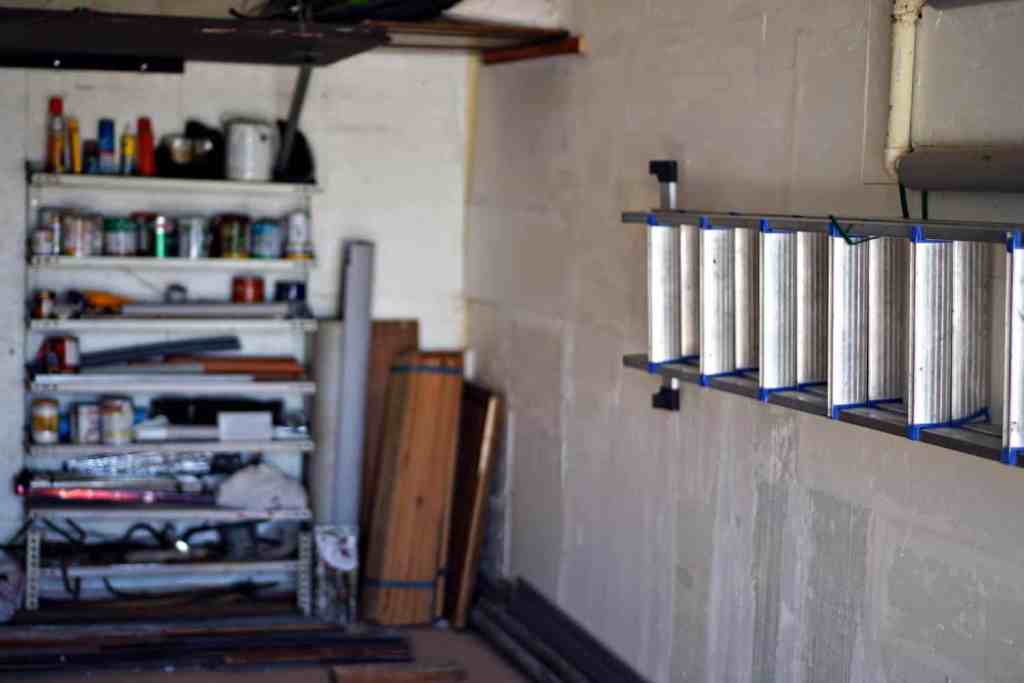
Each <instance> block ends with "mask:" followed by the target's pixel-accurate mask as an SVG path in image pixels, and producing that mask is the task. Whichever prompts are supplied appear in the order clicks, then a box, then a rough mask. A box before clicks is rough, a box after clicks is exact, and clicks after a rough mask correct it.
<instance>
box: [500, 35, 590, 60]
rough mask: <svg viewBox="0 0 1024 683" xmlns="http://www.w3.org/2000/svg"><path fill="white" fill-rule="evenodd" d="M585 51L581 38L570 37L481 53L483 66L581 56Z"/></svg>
mask: <svg viewBox="0 0 1024 683" xmlns="http://www.w3.org/2000/svg"><path fill="white" fill-rule="evenodd" d="M586 50H587V44H586V42H585V41H584V40H583V38H581V37H580V36H572V37H570V38H566V39H564V40H558V41H554V42H550V43H540V44H539V45H525V46H522V47H497V48H491V49H489V50H484V51H483V61H484V64H504V63H507V62H522V61H525V60H528V59H542V58H544V57H555V56H557V55H582V54H584V53H585V52H586Z"/></svg>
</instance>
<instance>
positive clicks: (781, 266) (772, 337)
mask: <svg viewBox="0 0 1024 683" xmlns="http://www.w3.org/2000/svg"><path fill="white" fill-rule="evenodd" d="M796 257H797V234H796V233H786V232H762V233H761V266H762V268H761V312H762V314H763V315H762V316H761V348H760V362H759V363H758V366H759V367H760V381H761V387H762V388H764V389H780V388H783V387H791V386H794V385H795V384H796V383H797V377H796V356H797V354H796V350H797V349H796V347H797V310H796V306H795V304H796V283H797V278H796V268H797V258H796Z"/></svg>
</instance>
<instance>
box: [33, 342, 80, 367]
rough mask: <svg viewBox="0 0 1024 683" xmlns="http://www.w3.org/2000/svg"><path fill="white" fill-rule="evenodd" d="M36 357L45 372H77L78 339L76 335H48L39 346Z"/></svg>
mask: <svg viewBox="0 0 1024 683" xmlns="http://www.w3.org/2000/svg"><path fill="white" fill-rule="evenodd" d="M36 358H37V360H38V362H39V365H40V366H41V367H42V372H44V373H47V374H52V373H59V374H73V373H76V372H78V364H79V353H78V339H77V338H75V337H47V338H46V339H44V340H43V343H42V344H41V345H40V346H39V353H38V354H37V356H36Z"/></svg>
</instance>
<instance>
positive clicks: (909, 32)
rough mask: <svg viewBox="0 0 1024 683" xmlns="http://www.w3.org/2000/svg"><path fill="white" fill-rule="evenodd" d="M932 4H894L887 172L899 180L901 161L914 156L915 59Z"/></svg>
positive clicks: (907, 0)
mask: <svg viewBox="0 0 1024 683" xmlns="http://www.w3.org/2000/svg"><path fill="white" fill-rule="evenodd" d="M927 3H928V0H893V9H892V21H893V24H892V74H891V77H890V82H889V132H888V136H887V139H886V143H885V170H886V171H887V172H888V173H889V175H890V176H891V177H893V178H896V177H897V169H898V168H899V163H900V159H902V158H903V157H904V156H906V155H907V154H908V153H909V152H910V149H911V147H910V120H911V111H912V107H913V103H914V57H915V52H916V49H917V24H918V21H920V19H921V8H923V7H924V6H925V5H926V4H927Z"/></svg>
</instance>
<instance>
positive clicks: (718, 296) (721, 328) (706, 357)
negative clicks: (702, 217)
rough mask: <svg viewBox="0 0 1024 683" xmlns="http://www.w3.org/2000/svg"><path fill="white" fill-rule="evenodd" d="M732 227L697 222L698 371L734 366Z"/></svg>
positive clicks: (711, 371)
mask: <svg viewBox="0 0 1024 683" xmlns="http://www.w3.org/2000/svg"><path fill="white" fill-rule="evenodd" d="M734 232H735V231H734V230H732V229H731V228H716V227H711V226H701V231H700V250H701V251H700V259H701V263H700V278H701V289H700V373H701V375H703V376H705V377H709V376H711V375H718V374H721V373H724V372H732V371H733V370H735V369H736V308H735V307H736V290H735V275H736V273H735V258H736V252H735V248H734V241H733V236H734Z"/></svg>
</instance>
